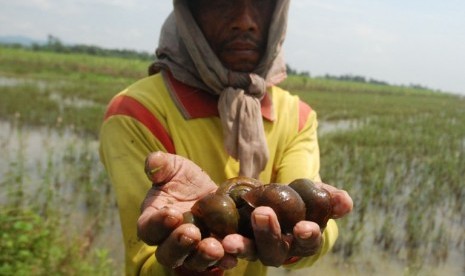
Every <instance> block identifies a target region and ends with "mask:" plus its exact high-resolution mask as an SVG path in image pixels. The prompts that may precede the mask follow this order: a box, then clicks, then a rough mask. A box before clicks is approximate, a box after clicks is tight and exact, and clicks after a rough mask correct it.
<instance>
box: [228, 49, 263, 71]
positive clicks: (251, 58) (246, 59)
mask: <svg viewBox="0 0 465 276" xmlns="http://www.w3.org/2000/svg"><path fill="white" fill-rule="evenodd" d="M221 60H222V62H223V65H224V66H225V67H226V68H228V69H229V70H232V71H238V72H252V71H253V70H254V69H255V67H256V66H257V64H258V55H256V54H251V53H250V54H245V53H239V54H236V55H227V56H223V58H222V59H221Z"/></svg>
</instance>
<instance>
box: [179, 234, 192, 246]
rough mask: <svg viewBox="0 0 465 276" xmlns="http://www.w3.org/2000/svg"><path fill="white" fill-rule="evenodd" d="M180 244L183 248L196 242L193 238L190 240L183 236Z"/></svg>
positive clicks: (180, 238)
mask: <svg viewBox="0 0 465 276" xmlns="http://www.w3.org/2000/svg"><path fill="white" fill-rule="evenodd" d="M178 241H179V244H180V245H182V246H190V245H192V244H194V240H193V239H192V238H189V237H187V236H185V235H181V236H180V237H179V240H178Z"/></svg>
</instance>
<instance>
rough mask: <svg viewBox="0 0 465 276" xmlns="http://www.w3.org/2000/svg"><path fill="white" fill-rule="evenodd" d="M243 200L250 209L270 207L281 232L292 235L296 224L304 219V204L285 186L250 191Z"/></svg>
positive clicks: (272, 186) (271, 185)
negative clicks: (276, 218)
mask: <svg viewBox="0 0 465 276" xmlns="http://www.w3.org/2000/svg"><path fill="white" fill-rule="evenodd" d="M242 197H243V199H244V200H245V201H246V202H247V203H248V204H249V205H250V206H252V207H254V208H256V207H258V206H268V207H271V208H272V209H273V210H274V211H275V213H276V216H277V217H278V221H279V224H280V226H281V232H283V233H292V232H293V228H294V226H295V225H296V223H297V222H299V221H301V220H304V219H305V211H306V208H305V203H304V201H303V200H302V198H301V197H300V196H299V194H298V193H297V192H296V191H295V190H293V189H292V188H290V187H289V186H287V185H280V184H274V183H271V184H268V185H264V186H260V187H258V188H255V189H252V190H251V191H249V192H248V193H246V194H244V195H243V196H242Z"/></svg>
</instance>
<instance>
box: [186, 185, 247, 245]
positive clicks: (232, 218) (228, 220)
mask: <svg viewBox="0 0 465 276" xmlns="http://www.w3.org/2000/svg"><path fill="white" fill-rule="evenodd" d="M191 213H192V215H193V217H194V221H195V222H196V225H197V226H200V227H199V228H200V229H201V231H202V232H204V233H205V231H206V230H208V231H209V232H210V233H211V234H213V235H214V236H217V237H219V238H224V237H225V236H226V235H229V234H233V233H237V230H238V219H239V214H238V212H237V208H236V204H235V203H234V201H233V200H232V199H231V198H230V197H229V196H227V195H219V194H208V195H206V196H204V197H203V198H201V199H199V200H198V201H197V202H196V203H195V204H194V205H193V206H192V208H191ZM199 224H200V225H199Z"/></svg>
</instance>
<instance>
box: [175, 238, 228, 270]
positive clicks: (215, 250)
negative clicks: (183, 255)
mask: <svg viewBox="0 0 465 276" xmlns="http://www.w3.org/2000/svg"><path fill="white" fill-rule="evenodd" d="M223 256H224V250H223V246H222V245H221V243H220V242H219V241H218V240H217V239H215V238H206V239H203V240H201V241H200V242H199V243H198V245H197V248H196V250H195V252H193V253H192V254H191V255H190V256H189V257H188V258H187V259H186V260H185V261H184V266H185V267H186V268H188V269H190V270H194V271H205V270H207V269H208V268H209V267H211V266H213V265H214V264H216V263H217V262H218V261H219V260H220V259H221V258H223Z"/></svg>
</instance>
